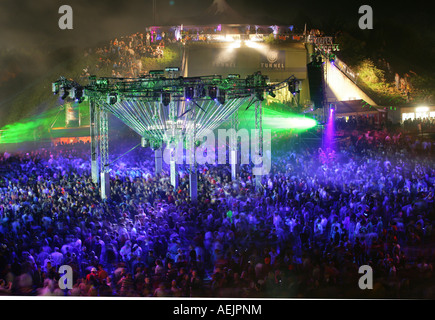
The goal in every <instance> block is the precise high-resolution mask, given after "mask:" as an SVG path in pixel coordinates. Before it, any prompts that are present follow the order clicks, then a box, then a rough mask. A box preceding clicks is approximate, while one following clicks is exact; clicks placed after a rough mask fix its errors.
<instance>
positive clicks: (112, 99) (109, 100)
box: [107, 92, 118, 104]
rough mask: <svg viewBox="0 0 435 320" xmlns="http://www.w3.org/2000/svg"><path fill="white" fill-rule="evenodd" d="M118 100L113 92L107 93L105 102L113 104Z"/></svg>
mask: <svg viewBox="0 0 435 320" xmlns="http://www.w3.org/2000/svg"><path fill="white" fill-rule="evenodd" d="M117 101H118V95H117V94H116V93H115V92H112V93H109V94H108V95H107V103H108V104H115V103H116V102H117Z"/></svg>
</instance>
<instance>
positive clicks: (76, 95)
mask: <svg viewBox="0 0 435 320" xmlns="http://www.w3.org/2000/svg"><path fill="white" fill-rule="evenodd" d="M72 95H73V99H75V101H76V102H78V103H80V102H82V101H83V89H82V88H76V87H74V88H73V89H72Z"/></svg>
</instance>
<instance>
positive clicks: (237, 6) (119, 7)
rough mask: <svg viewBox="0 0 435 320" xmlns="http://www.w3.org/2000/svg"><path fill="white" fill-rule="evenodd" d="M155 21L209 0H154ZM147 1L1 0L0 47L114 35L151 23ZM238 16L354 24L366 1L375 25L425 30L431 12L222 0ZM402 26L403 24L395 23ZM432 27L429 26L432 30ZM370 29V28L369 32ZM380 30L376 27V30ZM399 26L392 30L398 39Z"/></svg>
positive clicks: (356, 1) (181, 17)
mask: <svg viewBox="0 0 435 320" xmlns="http://www.w3.org/2000/svg"><path fill="white" fill-rule="evenodd" d="M156 2H157V18H156V19H157V21H156V22H157V24H172V23H173V22H174V21H175V22H184V23H185V24H189V23H194V22H195V18H196V17H200V16H201V15H203V14H204V12H205V10H206V9H207V8H208V7H209V6H210V5H211V3H212V2H213V1H212V0H156ZM152 3H153V1H152V0H128V1H120V0H117V1H115V0H105V1H101V0H93V1H89V0H66V1H65V0H62V1H60V0H38V1H35V0H18V1H17V0H2V1H1V2H0V39H1V43H2V46H3V47H4V46H7V47H28V46H38V47H43V48H51V47H58V46H63V45H67V46H68V45H72V46H87V45H93V44H94V43H95V42H98V41H101V40H103V41H104V40H106V39H111V38H113V36H116V35H125V34H128V33H130V32H137V31H140V30H143V28H144V27H145V26H147V25H151V24H152V17H153V15H152ZM227 3H228V4H229V5H230V6H231V7H232V8H233V9H234V10H236V11H237V12H238V13H239V14H240V15H241V16H243V17H245V18H250V20H252V22H253V23H255V21H257V20H262V21H261V22H263V21H266V22H267V21H268V20H269V21H271V22H281V21H282V23H283V24H294V25H295V26H297V27H301V28H302V27H303V26H304V23H307V24H308V26H309V27H310V26H311V27H318V28H320V27H324V29H325V28H334V27H339V28H349V29H352V28H355V27H357V24H358V19H359V16H360V15H359V14H358V8H359V7H360V6H361V5H363V4H369V5H371V6H372V8H373V12H374V22H375V23H374V30H372V31H371V32H373V33H374V32H376V28H379V29H381V27H384V26H385V25H390V26H396V25H397V27H401V26H402V27H404V28H403V29H405V30H409V31H411V30H412V31H416V32H422V33H428V34H430V33H431V32H428V30H430V29H432V28H433V18H432V12H431V11H430V10H428V8H426V5H424V4H423V2H421V3H420V2H419V1H412V2H410V3H409V4H408V6H405V5H403V4H402V3H403V2H400V4H392V2H390V1H388V2H385V1H384V2H382V1H368V2H367V1H362V0H350V1H342V0H339V1H332V0H331V1H318V0H314V1H302V0H299V1H291V0H286V1H281V0H277V1H258V0H227ZM62 4H68V5H70V6H71V7H72V8H73V10H74V29H73V30H60V29H59V28H58V20H59V18H60V16H61V15H60V14H59V13H58V9H59V7H60V6H61V5H62ZM400 29H402V28H400ZM432 30H433V29H432ZM368 32H369V31H368ZM379 32H381V30H379ZM402 32H403V30H397V33H396V34H395V37H397V40H399V39H400V37H401V34H402Z"/></svg>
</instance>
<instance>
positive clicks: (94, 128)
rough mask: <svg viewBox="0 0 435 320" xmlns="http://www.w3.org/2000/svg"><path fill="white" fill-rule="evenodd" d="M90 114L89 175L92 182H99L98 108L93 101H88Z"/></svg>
mask: <svg viewBox="0 0 435 320" xmlns="http://www.w3.org/2000/svg"><path fill="white" fill-rule="evenodd" d="M89 116H90V126H89V128H90V136H91V177H92V182H93V183H95V184H98V183H99V179H100V177H99V173H100V171H99V170H100V169H99V167H98V109H97V108H96V107H95V101H93V100H91V101H90V103H89Z"/></svg>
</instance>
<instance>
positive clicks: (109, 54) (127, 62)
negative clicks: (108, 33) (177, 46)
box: [82, 30, 175, 79]
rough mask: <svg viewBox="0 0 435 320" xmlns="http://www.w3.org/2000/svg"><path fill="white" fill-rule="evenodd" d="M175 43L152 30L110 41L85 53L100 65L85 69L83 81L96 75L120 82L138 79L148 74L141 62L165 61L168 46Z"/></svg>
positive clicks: (164, 35)
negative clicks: (150, 59)
mask: <svg viewBox="0 0 435 320" xmlns="http://www.w3.org/2000/svg"><path fill="white" fill-rule="evenodd" d="M173 41H175V40H173V39H171V38H170V37H168V36H166V34H165V32H159V33H158V34H157V33H156V32H155V31H153V30H150V31H149V32H137V33H134V34H131V35H128V36H122V37H120V38H119V39H118V38H115V39H113V40H110V41H109V43H108V45H105V46H102V47H99V48H97V49H95V50H92V51H86V52H85V55H89V54H94V55H95V56H96V57H98V61H97V63H96V64H95V65H93V66H86V67H85V68H84V69H83V72H82V78H83V79H87V78H88V77H89V76H90V75H93V74H97V73H99V74H101V73H107V74H106V76H112V77H119V78H125V77H127V78H136V77H139V76H140V75H142V74H144V73H145V71H146V70H148V69H146V68H144V66H143V61H142V58H156V59H158V58H162V57H163V54H164V49H165V46H167V45H168V44H170V43H172V42H173ZM90 50H91V49H90Z"/></svg>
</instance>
